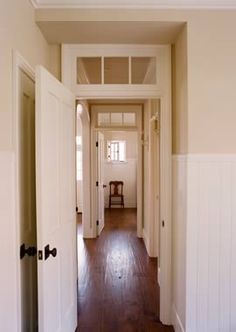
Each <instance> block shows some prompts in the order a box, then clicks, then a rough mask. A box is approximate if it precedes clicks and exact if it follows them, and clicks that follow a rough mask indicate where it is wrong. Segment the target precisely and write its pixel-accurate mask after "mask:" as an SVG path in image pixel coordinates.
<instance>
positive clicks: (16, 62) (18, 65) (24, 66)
mask: <svg viewBox="0 0 236 332" xmlns="http://www.w3.org/2000/svg"><path fill="white" fill-rule="evenodd" d="M21 71H22V72H24V73H25V74H26V75H27V76H29V77H30V78H31V79H32V81H34V82H35V72H34V70H33V68H32V67H31V66H30V65H29V64H28V62H27V61H26V60H25V59H24V58H23V57H22V56H21V54H20V53H19V52H18V51H16V50H14V51H13V128H14V130H13V133H14V137H13V142H14V143H13V144H14V151H15V156H16V159H15V178H16V184H15V188H16V190H15V195H16V196H15V197H16V198H15V201H16V211H15V234H16V241H15V262H16V290H17V294H16V301H17V327H18V328H17V331H18V332H21V325H22V322H21V309H22V308H21V274H20V255H19V251H20V214H19V213H20V206H19V195H20V191H19V181H20V175H19V121H20V119H19V111H20V100H19V93H20V85H19V78H20V72H21ZM12 245H14V243H13V244H12Z"/></svg>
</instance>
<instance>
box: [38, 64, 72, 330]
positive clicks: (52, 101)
mask: <svg viewBox="0 0 236 332" xmlns="http://www.w3.org/2000/svg"><path fill="white" fill-rule="evenodd" d="M75 183H76V179H75V98H74V96H73V95H72V94H71V93H70V91H68V90H67V89H66V88H65V87H64V86H63V85H62V84H61V83H60V82H58V81H57V80H56V79H55V78H54V77H53V76H51V75H50V74H49V73H48V72H47V71H46V70H45V69H44V68H42V67H38V68H37V70H36V185H37V241H38V249H39V250H40V251H42V260H39V261H38V297H39V332H52V331H55V332H56V331H57V332H62V331H66V332H72V331H74V330H75V329H76V325H77V305H76V303H77V299H76V294H77V287H76V281H77V269H76V261H77V260H76V211H75V210H76V199H75ZM47 245H49V246H50V250H52V249H54V248H56V250H57V253H56V256H55V257H53V256H52V255H50V256H49V257H48V259H46V256H45V247H46V246H47ZM39 253H40V252H39Z"/></svg>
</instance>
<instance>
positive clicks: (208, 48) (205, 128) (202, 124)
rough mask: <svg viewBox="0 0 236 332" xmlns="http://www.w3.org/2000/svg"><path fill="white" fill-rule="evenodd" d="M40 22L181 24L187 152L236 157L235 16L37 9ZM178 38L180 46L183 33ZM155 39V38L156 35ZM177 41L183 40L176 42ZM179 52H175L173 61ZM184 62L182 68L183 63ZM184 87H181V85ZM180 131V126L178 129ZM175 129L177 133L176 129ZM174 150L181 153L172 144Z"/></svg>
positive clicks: (216, 12) (224, 12) (223, 13)
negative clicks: (182, 23)
mask: <svg viewBox="0 0 236 332" xmlns="http://www.w3.org/2000/svg"><path fill="white" fill-rule="evenodd" d="M36 19H37V21H38V22H44V21H49V22H53V21H58V22H59V21H61V22H63V21H66V20H68V21H71V22H72V21H76V20H79V21H84V22H91V21H95V22H96V21H114V22H115V21H122V22H123V21H125V22H127V21H141V22H145V21H146V22H155V21H160V22H186V24H187V68H188V73H187V84H188V126H187V127H188V131H187V136H188V147H187V149H188V152H191V153H231V152H232V153H234V152H236V144H234V140H235V138H236V131H235V128H234V127H235V126H234V124H235V120H236V112H235V111H234V109H235V107H236V99H235V91H234V87H235V85H236V67H235V58H236V46H235V45H236V35H235V34H234V33H233V31H235V30H236V11H235V10H177V9H172V10H171V9H169V10H168V9H163V10H161V9H159V10H155V9H153V10H150V9H146V10H145V9H142V10H139V9H135V10H132V9H120V10H119V9H117V10H114V9H96V10H93V9H89V10H88V9H87V10H86V9H57V10H47V9H40V10H37V12H36ZM111 33H112V32H111ZM185 33H186V32H182V34H183V35H182V36H181V35H180V36H179V38H180V39H179V40H178V39H177V48H178V44H179V45H180V44H181V43H182V46H183V47H186V45H185V46H184V43H185V41H184V38H185V37H184V34H185ZM157 35H158V34H157ZM181 39H182V41H181ZM181 52H182V55H183V56H184V57H185V55H184V53H183V49H182V51H181V50H180V49H179V51H178V50H177V53H178V54H177V56H178V57H179V56H181ZM182 60H183V63H182V64H184V61H185V60H184V59H182ZM183 83H184V82H183ZM177 127H178V128H179V126H177ZM177 127H176V128H177ZM176 144H177V146H176V147H175V148H176V149H179V148H180V147H181V150H182V152H184V150H185V149H186V146H185V144H183V145H184V148H182V142H177V143H176Z"/></svg>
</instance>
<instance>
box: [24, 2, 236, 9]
mask: <svg viewBox="0 0 236 332" xmlns="http://www.w3.org/2000/svg"><path fill="white" fill-rule="evenodd" d="M30 2H31V3H32V5H33V6H34V8H37V9H180V10H181V9H183V10H184V9H186V10H189V9H205V10H224V9H225V10H230V9H232V10H235V9H236V0H235V1H232V0H231V1H228V3H225V2H226V1H215V3H214V4H212V2H211V1H205V4H203V3H201V4H196V3H197V1H196V3H192V4H187V2H188V1H187V0H186V1H181V3H179V4H173V5H171V4H169V5H162V4H160V5H158V4H157V5H147V4H144V5H131V4H129V5H115V4H114V5H92V4H91V5H84V4H82V5H81V4H55V3H54V4H50V0H48V3H47V4H45V3H44V4H40V0H30ZM184 2H185V3H184Z"/></svg>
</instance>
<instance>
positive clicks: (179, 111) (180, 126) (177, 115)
mask: <svg viewBox="0 0 236 332" xmlns="http://www.w3.org/2000/svg"><path fill="white" fill-rule="evenodd" d="M172 105H173V112H172V151H173V153H174V154H184V153H187V151H188V130H187V129H188V128H187V125H188V123H187V117H188V109H187V107H188V105H187V26H186V25H185V26H184V28H183V29H182V30H181V32H180V33H179V35H178V38H177V40H176V42H175V44H174V45H173V47H172Z"/></svg>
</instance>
